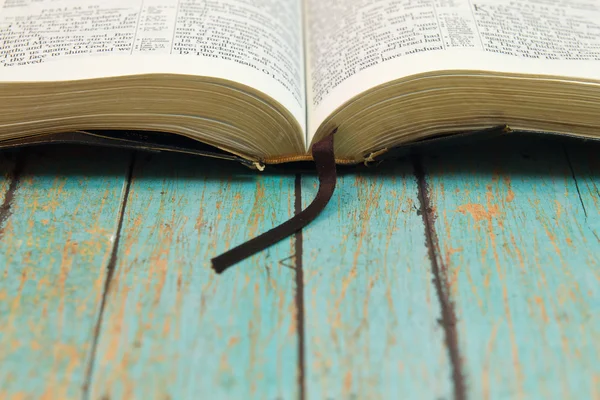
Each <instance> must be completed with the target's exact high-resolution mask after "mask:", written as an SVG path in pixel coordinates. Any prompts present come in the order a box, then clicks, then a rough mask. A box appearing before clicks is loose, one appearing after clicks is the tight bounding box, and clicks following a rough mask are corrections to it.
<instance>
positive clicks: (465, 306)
mask: <svg viewBox="0 0 600 400" xmlns="http://www.w3.org/2000/svg"><path fill="white" fill-rule="evenodd" d="M578 157H579V156H578V155H577V154H571V158H575V159H577V158H578ZM425 169H426V172H427V173H428V181H429V185H430V196H431V202H432V208H433V209H434V210H435V214H436V216H437V219H436V220H435V224H434V225H435V229H436V232H437V237H438V240H439V253H438V262H439V263H440V264H441V265H442V267H443V268H444V269H445V270H446V271H447V273H446V274H447V281H448V292H449V293H450V296H451V299H452V300H453V301H454V304H455V307H456V314H457V318H458V325H457V331H458V337H459V343H460V351H461V354H462V359H463V369H464V371H465V375H466V379H467V386H468V391H469V394H470V398H474V399H508V398H510V399H513V398H514V399H518V398H522V399H592V398H599V396H600V388H599V385H600V363H599V362H598V360H599V359H600V285H598V283H599V279H600V242H599V241H598V239H597V238H596V237H595V236H594V235H593V234H592V232H591V230H590V229H588V226H587V224H588V223H590V221H591V223H592V224H596V223H597V221H598V218H599V215H598V213H597V209H596V210H595V211H594V212H593V213H592V212H588V216H587V223H586V217H585V213H584V209H583V207H582V202H581V200H580V198H579V195H578V191H577V187H576V185H575V181H574V179H573V174H572V171H571V168H570V166H569V163H568V161H567V158H566V156H565V150H564V145H563V142H561V141H556V140H547V141H543V140H539V139H538V140H535V139H527V138H521V139H519V138H506V139H504V140H499V141H495V142H492V143H491V144H489V145H485V146H471V147H467V148H463V149H461V150H454V151H452V152H450V151H449V152H448V153H447V154H445V155H443V156H439V157H438V158H434V157H430V158H428V159H427V160H426V162H425ZM599 177H600V171H599V170H598V169H594V170H593V171H592V172H590V175H589V176H588V179H587V182H588V183H591V182H594V183H595V184H597V183H598V179H599Z"/></svg>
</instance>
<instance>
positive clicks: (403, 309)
mask: <svg viewBox="0 0 600 400" xmlns="http://www.w3.org/2000/svg"><path fill="white" fill-rule="evenodd" d="M388 168H389V167H388ZM316 188H317V182H316V179H314V178H303V181H302V198H303V200H304V205H305V206H306V205H307V204H308V202H310V201H311V200H312V198H313V197H314V195H315V192H316ZM417 195H418V187H417V184H416V181H415V178H414V174H413V171H412V168H411V167H410V165H409V164H407V163H406V162H402V163H399V164H398V165H396V166H394V168H392V169H377V170H375V171H374V174H372V175H371V174H368V173H360V174H356V175H355V174H347V175H344V176H341V177H340V179H339V181H338V187H337V189H336V193H335V195H334V198H333V199H332V201H331V203H330V204H329V206H328V208H327V209H326V210H325V211H324V212H323V214H322V215H321V216H320V217H319V218H318V219H317V220H316V221H315V222H314V223H313V224H312V225H310V226H309V227H308V228H307V229H305V231H304V233H303V239H304V243H303V246H304V260H303V261H304V266H303V271H304V298H305V302H304V304H305V314H306V385H307V393H308V398H309V399H350V398H352V399H383V398H386V399H439V398H450V397H451V395H452V384H451V370H450V366H449V362H448V356H447V350H446V348H445V346H444V333H443V330H442V327H441V326H440V325H439V324H438V322H437V320H438V318H440V307H439V302H438V298H437V295H436V292H435V289H434V286H433V284H432V274H431V265H430V261H429V259H428V255H427V249H426V246H425V230H424V224H423V221H422V218H421V216H420V215H419V214H418V212H417V211H418V208H419V201H418V196H417Z"/></svg>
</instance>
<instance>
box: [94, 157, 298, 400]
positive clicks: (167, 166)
mask: <svg viewBox="0 0 600 400" xmlns="http://www.w3.org/2000/svg"><path fill="white" fill-rule="evenodd" d="M293 185H294V178H293V176H275V175H271V176H269V175H265V174H256V173H254V172H246V170H245V169H244V168H243V167H241V166H239V165H237V164H231V163H222V162H216V161H215V160H205V159H190V158H186V157H181V156H160V157H159V156H151V157H148V158H147V157H144V158H142V159H140V160H139V161H138V162H136V168H135V170H134V174H133V180H132V183H131V189H130V193H129V198H128V203H127V207H126V211H125V214H124V222H123V230H122V235H121V237H120V244H119V249H118V258H117V267H116V270H115V273H114V280H113V282H112V285H111V288H110V291H109V293H108V298H107V305H106V310H105V315H104V318H103V324H102V329H101V334H100V337H99V342H98V351H97V357H96V362H95V365H94V372H93V376H94V379H93V385H92V388H91V398H93V399H98V398H110V399H130V398H137V399H161V400H162V399H168V398H170V399H203V398H204V399H220V398H228V399H234V398H240V399H241V398H244V399H246V398H257V399H276V398H283V399H293V398H294V397H295V394H296V390H297V385H296V374H297V371H296V363H297V350H296V347H297V335H296V320H295V315H296V307H295V303H294V276H295V275H294V271H293V270H292V269H290V268H289V267H287V266H286V263H285V261H283V262H282V261H280V260H285V259H286V258H288V257H289V256H290V254H291V253H292V251H293V240H292V239H290V240H286V241H284V242H282V243H280V244H278V245H277V246H275V247H273V248H271V249H270V250H268V251H266V252H263V253H261V254H259V255H257V256H255V257H254V258H252V259H251V260H249V261H246V262H244V263H241V264H240V265H238V266H236V267H235V268H233V269H231V270H229V271H227V272H226V273H225V274H223V275H221V276H217V275H215V274H214V273H213V272H212V270H211V269H210V264H209V261H210V258H211V257H213V256H215V255H217V254H218V253H219V252H222V251H224V250H226V249H229V248H230V247H232V246H233V245H236V244H239V243H241V242H243V241H244V240H246V239H248V238H250V237H254V236H255V235H257V234H259V233H261V232H263V231H265V230H266V229H268V228H270V227H273V226H275V225H277V224H278V223H280V222H282V221H284V220H286V219H287V218H289V216H291V215H292V214H293V212H294V186H293Z"/></svg>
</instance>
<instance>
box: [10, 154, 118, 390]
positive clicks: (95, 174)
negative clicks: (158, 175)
mask: <svg viewBox="0 0 600 400" xmlns="http://www.w3.org/2000/svg"><path fill="white" fill-rule="evenodd" d="M107 154H110V159H111V162H110V163H106V159H107ZM13 155H14V154H9V156H10V157H12V156H13ZM25 155H27V163H26V165H25V166H24V168H23V170H22V172H21V174H20V177H19V182H18V186H16V189H15V191H14V193H13V194H12V197H13V198H12V201H11V203H12V204H11V210H12V212H11V215H10V216H9V217H8V219H7V220H6V221H5V222H4V227H3V236H2V240H0V266H1V267H0V274H2V279H0V326H1V327H2V328H1V329H0V366H1V367H0V398H1V399H7V400H8V399H65V400H67V399H77V398H79V397H80V395H81V390H82V386H83V385H84V383H85V367H86V357H87V356H88V351H89V350H90V344H91V339H92V332H93V327H94V321H95V318H96V312H97V305H98V301H99V299H100V297H101V296H102V285H103V279H104V276H105V270H104V266H105V265H106V261H107V258H108V255H109V254H110V250H111V248H112V242H111V238H112V237H113V235H114V230H115V227H116V218H117V215H118V210H119V205H120V204H121V200H122V199H121V190H122V187H123V180H124V176H125V172H126V168H127V160H128V154H127V153H120V152H116V153H114V152H113V153H104V154H102V153H98V151H97V150H91V149H77V150H73V149H62V150H59V151H53V152H50V151H46V152H44V153H39V152H37V151H32V152H25V151H23V152H22V153H20V154H16V157H17V158H18V157H24V156H25ZM6 156H7V155H6V153H3V154H1V155H0V160H1V161H0V168H1V170H0V176H2V177H3V179H2V180H0V189H1V190H2V191H3V192H4V193H5V192H6V191H7V190H8V189H9V187H10V186H11V185H10V183H7V181H8V180H11V179H13V176H14V174H13V172H11V171H12V169H13V168H14V165H15V163H14V162H7V159H6V158H5V157H6ZM15 159H16V158H15ZM1 197H3V195H0V198H1Z"/></svg>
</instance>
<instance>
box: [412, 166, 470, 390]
mask: <svg viewBox="0 0 600 400" xmlns="http://www.w3.org/2000/svg"><path fill="white" fill-rule="evenodd" d="M412 163H413V171H414V174H415V178H416V180H417V186H418V188H419V193H418V199H419V203H420V204H419V205H420V213H421V217H422V218H423V224H424V225H425V245H426V247H427V250H428V252H429V261H430V263H431V272H432V274H433V284H434V286H435V291H436V294H437V298H438V301H439V303H440V308H441V313H442V315H441V319H440V321H439V322H440V324H441V325H442V327H443V329H444V339H445V342H446V349H447V350H448V356H449V358H450V365H451V368H452V386H453V389H454V399H455V400H466V398H467V390H466V385H465V377H464V373H463V368H462V360H461V355H460V349H459V345H458V333H457V331H456V312H455V310H454V304H453V302H452V300H451V299H450V296H449V294H448V292H449V287H448V277H447V271H446V267H445V265H444V263H443V262H442V260H441V258H440V257H439V255H440V254H439V241H438V237H437V233H436V231H435V225H434V220H435V212H434V210H433V208H432V207H431V199H430V196H429V187H428V184H427V180H426V175H425V170H424V169H423V163H422V160H421V156H419V155H414V156H413V157H412Z"/></svg>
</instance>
